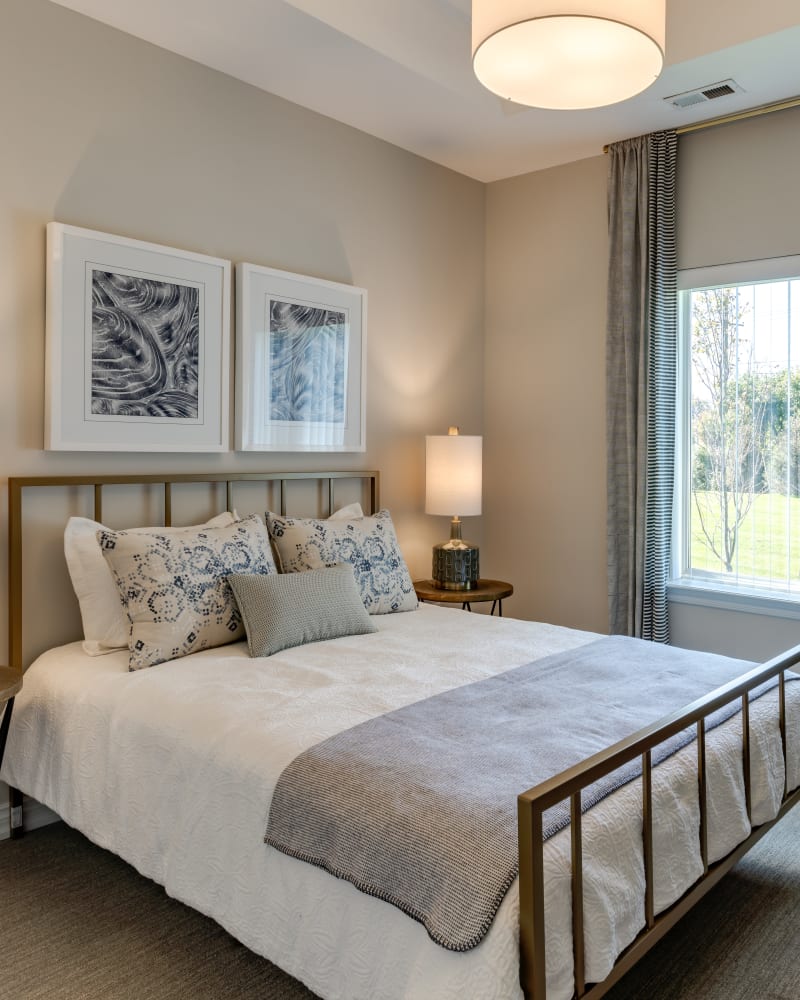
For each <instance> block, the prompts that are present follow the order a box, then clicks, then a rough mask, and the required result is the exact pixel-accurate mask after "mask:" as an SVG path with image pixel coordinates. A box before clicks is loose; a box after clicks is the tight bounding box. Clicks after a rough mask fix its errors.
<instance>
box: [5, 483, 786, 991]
mask: <svg viewBox="0 0 800 1000" xmlns="http://www.w3.org/2000/svg"><path fill="white" fill-rule="evenodd" d="M343 479H350V480H360V481H361V487H362V490H363V489H364V488H366V489H367V490H368V493H369V506H370V509H371V511H372V512H374V511H375V510H377V509H378V504H379V474H378V472H372V471H369V472H362V471H336V472H328V471H326V472H287V473H278V472H276V473H249V472H242V473H212V474H176V475H165V476H162V475H142V476H137V475H118V476H114V475H110V476H39V477H20V478H11V479H9V481H8V499H9V595H8V603H9V630H10V664H11V666H12V667H13V668H14V669H15V670H17V671H19V672H20V674H21V673H22V671H23V669H24V662H23V655H24V654H23V641H22V640H23V636H22V632H23V608H22V583H23V557H22V541H23V533H22V516H23V510H22V506H23V492H24V491H25V490H26V489H28V488H41V487H60V488H62V489H69V488H84V489H86V488H91V489H93V491H94V496H93V516H94V519H95V520H97V521H100V520H102V516H103V497H104V488H105V487H108V486H125V485H130V486H151V487H152V486H161V487H162V488H163V517H162V520H163V523H164V525H170V524H171V523H172V508H173V498H172V487H173V486H175V485H183V484H199V485H202V484H208V485H214V484H224V485H225V498H226V506H227V507H228V509H232V508H233V506H234V504H233V490H234V487H235V484H236V483H242V482H250V483H254V482H255V483H264V484H275V483H277V484H278V486H279V490H280V502H279V508H280V512H281V513H282V514H285V513H286V503H285V501H286V486H287V484H288V483H290V482H293V481H298V480H315V481H317V482H318V483H319V484H320V486H322V485H323V484H326V488H327V503H326V504H325V506H327V512H328V513H330V512H332V511H333V509H334V486H335V483H336V482H337V481H338V480H343ZM320 513H324V512H320ZM798 664H800V646H797V647H795V648H793V649H791V650H789V651H788V652H786V653H784V654H781V655H780V656H777V657H775V658H774V659H772V660H770V661H769V662H767V663H765V664H763V665H762V666H759V667H756V668H755V669H753V670H751V671H749V672H748V673H746V674H744V675H743V676H742V677H740V678H737V679H736V680H734V681H732V682H730V683H729V684H727V685H725V686H723V687H721V688H718V689H717V690H716V691H712V692H711V693H709V694H708V695H707V696H705V697H704V698H701V699H698V700H697V701H695V702H693V703H692V704H690V705H688V706H687V707H686V708H685V709H682V710H680V711H678V712H675V713H673V714H672V715H670V716H667V717H666V718H664V719H662V720H660V721H659V722H657V723H655V724H653V725H651V726H648V727H646V728H645V729H642V730H640V731H639V732H638V733H635V734H634V735H632V736H630V737H628V738H627V739H625V740H622V741H620V742H619V743H617V744H615V745H614V746H612V747H609V748H608V749H606V750H603V751H602V752H600V753H598V754H595V755H594V756H592V757H590V758H588V759H587V760H585V761H583V762H582V763H580V764H578V765H576V766H575V767H573V768H570V769H569V770H567V771H564V772H563V773H562V774H559V775H557V776H555V777H554V778H551V779H550V780H548V781H545V782H543V783H541V784H539V785H537V786H536V787H534V788H530V789H528V790H527V791H524V792H522V793H521V794H520V796H519V798H518V824H519V857H520V865H519V902H520V982H521V984H522V989H523V991H524V993H525V996H526V997H528V998H530V1000H546V997H547V987H546V978H545V925H544V841H543V839H542V829H543V819H542V817H543V814H544V812H545V811H546V810H547V809H549V808H550V807H551V806H553V805H555V804H556V803H558V802H562V801H564V800H567V799H568V800H569V801H570V807H571V808H570V812H571V850H572V872H571V889H572V914H573V918H572V919H573V947H574V981H575V997H578V998H584V997H585V998H591V1000H595V998H597V997H601V996H603V995H604V994H605V993H606V992H608V990H609V989H610V988H611V987H612V986H613V985H614V984H615V983H616V982H617V981H618V980H619V979H620V978H621V977H622V976H623V975H624V974H625V973H626V972H627V971H628V970H629V969H630V968H632V967H633V965H634V964H635V963H636V962H637V961H638V960H639V959H640V958H641V957H642V956H643V955H645V954H646V953H647V952H648V951H649V950H650V948H652V947H653V945H654V944H656V943H657V942H658V941H659V940H660V939H661V938H662V937H663V936H664V935H665V934H666V933H667V931H668V930H670V928H672V927H673V926H674V925H675V923H677V921H678V920H679V919H680V918H681V917H682V916H683V915H684V914H685V913H686V912H687V911H688V910H689V909H691V907H692V906H694V904H695V903H696V902H698V901H699V900H700V899H701V898H702V897H703V896H704V895H705V894H706V893H707V892H708V891H709V890H710V889H711V888H713V886H714V885H716V883H717V882H719V880H720V879H721V878H722V877H723V875H725V874H726V873H727V872H728V871H729V870H730V869H731V868H732V867H733V866H734V865H735V864H736V863H737V861H739V860H740V858H742V857H743V856H744V855H745V854H746V853H747V851H749V849H750V848H751V847H752V846H753V845H754V844H755V843H756V842H757V841H759V840H760V839H761V837H763V836H764V834H765V833H767V832H768V831H769V830H770V829H771V828H772V826H774V824H775V823H776V822H778V820H779V819H780V818H781V817H782V816H783V815H785V814H786V813H787V812H788V811H789V809H791V808H792V807H793V806H794V805H795V804H796V803H797V802H798V801H800V788H798V789H796V790H794V791H793V792H789V790H788V788H787V787H786V782H784V791H783V801H782V804H781V807H780V810H779V813H778V815H777V816H776V818H775V819H774V820H772V821H770V822H768V823H764V824H762V825H761V826H758V827H756V828H754V829H753V830H752V832H751V834H750V836H749V837H748V838H747V839H746V840H745V841H743V842H742V843H741V844H740V845H739V846H738V847H737V848H735V849H734V850H733V851H732V852H731V853H730V854H729V855H728V856H727V857H725V858H723V859H722V860H720V861H717V862H715V863H714V864H709V862H708V844H707V827H708V824H707V816H708V802H707V789H706V767H705V757H706V719H707V718H708V716H710V715H711V714H712V713H713V712H715V711H716V710H718V709H719V708H721V707H722V706H724V705H727V704H729V703H731V702H735V701H737V700H738V701H739V702H740V705H741V709H740V714H741V743H742V762H743V770H744V782H745V800H746V806H747V811H748V815H750V805H751V777H750V713H749V698H750V693H751V692H752V691H753V689H754V688H756V687H758V686H759V685H761V684H763V683H764V682H765V681H767V680H769V679H771V678H773V677H777V678H778V713H779V726H780V733H781V741H782V745H783V760H784V769H785V770H786V767H787V728H786V726H787V720H786V672H787V671H788V670H791V669H792V668H795V667H797V666H798ZM690 726H692V727H695V729H696V734H697V735H696V745H697V758H696V759H697V781H698V793H699V804H700V853H701V858H702V861H703V869H704V874H703V875H702V877H701V878H700V879H699V880H698V881H697V882H696V883H695V884H694V886H692V887H691V888H690V889H689V890H688V891H687V892H686V893H685V894H684V895H683V896H682V897H681V898H680V899H679V900H678V901H677V902H676V903H674V904H673V905H672V906H671V907H670V908H669V909H667V910H665V911H664V912H662V913H660V914H659V915H658V916H656V915H655V913H654V902H653V810H652V752H653V750H654V749H655V748H656V747H657V746H658V745H659V744H660V743H662V742H664V741H665V740H667V739H669V738H670V737H671V736H673V735H675V734H676V733H679V732H681V731H682V730H684V729H686V728H688V727H690ZM797 738H800V735H799V736H798V737H797ZM637 758H638V759H639V760H640V761H641V768H642V778H641V785H642V806H641V808H642V837H643V848H644V870H645V927H644V929H643V930H642V931H641V933H640V934H639V935H638V937H637V938H636V939H635V940H634V941H633V943H632V944H631V945H629V947H628V948H627V949H626V950H625V951H624V952H623V953H622V954H621V955H620V956H619V957H618V959H617V961H616V963H615V965H614V968H613V969H612V971H611V973H610V974H609V975H608V977H607V978H606V979H605V980H603V981H602V982H600V983H594V984H587V983H586V980H585V971H584V970H585V962H584V928H583V875H582V867H583V861H582V858H583V840H582V824H581V793H582V790H583V789H585V788H587V787H588V786H589V785H591V784H592V783H593V782H595V781H597V780H598V779H599V778H601V777H603V776H605V775H607V774H610V773H611V772H613V771H615V770H616V769H617V768H619V767H621V766H622V765H624V764H626V763H628V762H630V761H633V760H635V759H637ZM11 795H12V798H11V806H12V836H13V835H14V834H15V833H16V834H17V835H18V834H19V833H21V826H22V816H21V805H22V796H21V794H20V793H19V792H18V791H17V790H16V789H12V790H11Z"/></svg>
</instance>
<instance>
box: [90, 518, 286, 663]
mask: <svg viewBox="0 0 800 1000" xmlns="http://www.w3.org/2000/svg"><path fill="white" fill-rule="evenodd" d="M97 539H98V541H99V543H100V548H101V549H102V552H103V555H104V556H105V558H106V561H107V562H108V565H109V568H110V569H111V573H112V575H113V576H114V580H115V581H116V584H117V588H118V590H119V594H120V597H121V599H122V603H123V605H124V607H125V611H126V612H127V615H128V619H129V621H130V633H129V639H128V649H129V650H130V659H129V666H130V669H131V670H141V669H142V668H143V667H152V666H154V665H155V664H157V663H163V662H164V661H165V660H174V659H176V658H177V657H179V656H187V655H188V654H189V653H195V652H197V650H200V649H210V648H212V647H214V646H222V645H223V644H225V643H227V642H234V641H235V640H237V639H242V638H244V626H243V625H242V618H241V615H240V614H239V608H238V606H237V604H236V600H235V598H234V596H233V591H232V590H231V588H230V585H229V584H228V580H227V577H228V574H230V573H275V572H277V570H276V568H275V562H274V560H273V558H272V551H271V549H270V545H269V538H268V536H267V532H266V529H265V528H264V525H263V524H262V523H261V521H260V519H259V518H258V517H256V516H255V515H251V516H250V517H245V518H243V519H242V520H240V521H234V522H233V524H229V525H226V526H224V527H216V528H215V527H203V528H200V529H198V530H197V531H183V532H180V533H176V534H172V535H168V534H159V533H157V532H154V533H153V534H149V535H142V534H139V533H135V532H128V531H111V530H108V529H106V530H103V531H98V533H97Z"/></svg>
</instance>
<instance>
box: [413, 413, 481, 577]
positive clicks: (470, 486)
mask: <svg viewBox="0 0 800 1000" xmlns="http://www.w3.org/2000/svg"><path fill="white" fill-rule="evenodd" d="M482 446H483V439H482V438H480V437H470V436H467V435H463V436H462V435H461V434H459V433H458V428H457V427H451V428H450V430H449V431H448V433H447V434H446V435H445V434H441V435H430V434H429V435H427V436H426V438H425V513H426V514H449V515H451V516H452V521H451V522H450V538H449V539H448V541H446V542H440V543H439V544H438V545H434V547H433V573H432V576H433V585H434V587H437V588H439V589H440V590H472V589H474V588H475V587H476V586H477V584H478V577H479V575H480V574H479V566H478V555H479V553H478V546H477V545H473V544H472V543H471V542H465V541H464V539H463V538H462V537H461V517H460V515H462V514H463V515H465V516H469V515H472V514H480V512H481V478H482V473H481V457H482Z"/></svg>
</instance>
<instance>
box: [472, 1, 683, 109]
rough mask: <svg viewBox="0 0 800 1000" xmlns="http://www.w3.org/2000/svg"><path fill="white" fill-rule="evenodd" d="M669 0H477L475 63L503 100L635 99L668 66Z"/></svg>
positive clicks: (595, 104) (587, 103) (579, 102)
mask: <svg viewBox="0 0 800 1000" xmlns="http://www.w3.org/2000/svg"><path fill="white" fill-rule="evenodd" d="M665 36H666V0H563V2H557V0H549V2H548V0H472V63H473V66H474V68H475V75H476V76H477V77H478V79H479V80H480V82H481V83H482V84H483V85H484V86H485V87H487V88H488V89H489V90H491V91H493V92H494V93H495V94H499V95H500V96H501V97H505V98H507V99H508V100H511V101H515V102H516V103H517V104H527V105H529V106H531V107H536V108H553V109H556V110H574V109H578V108H599V107H603V106H605V105H607V104H615V103H616V102H617V101H624V100H625V99H626V98H628V97H633V95H634V94H638V93H639V92H640V91H642V90H644V89H645V88H646V87H649V86H650V84H651V83H653V81H654V80H656V79H657V77H658V75H659V73H660V72H661V69H662V67H663V65H664V40H665Z"/></svg>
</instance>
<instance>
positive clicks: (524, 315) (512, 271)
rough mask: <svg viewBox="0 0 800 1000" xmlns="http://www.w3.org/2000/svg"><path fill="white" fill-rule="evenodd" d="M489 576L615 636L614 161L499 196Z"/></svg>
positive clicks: (557, 617) (538, 179)
mask: <svg viewBox="0 0 800 1000" xmlns="http://www.w3.org/2000/svg"><path fill="white" fill-rule="evenodd" d="M486 217H487V221H486V289H487V292H486V348H485V353H486V389H485V393H486V394H485V405H486V424H485V428H486V429H485V435H486V440H485V443H484V455H485V459H484V479H485V483H486V487H485V489H486V518H485V521H486V524H485V532H486V540H485V544H484V549H483V552H482V555H481V558H482V565H483V569H484V572H486V573H487V575H488V574H491V575H493V576H496V577H500V578H502V579H507V580H510V581H512V582H513V583H514V586H515V588H516V591H515V595H514V597H513V598H511V599H510V600H509V601H508V602H507V613H508V614H512V615H514V616H516V617H523V618H535V619H539V620H543V621H549V622H555V623H557V624H559V625H570V626H575V627H578V628H586V629H594V630H597V631H601V632H605V631H606V630H607V622H608V607H607V606H608V601H607V597H606V593H607V585H606V553H605V519H606V485H605V483H606V472H605V470H606V458H605V302H606V292H605V286H606V260H607V253H608V250H607V232H606V161H605V157H603V156H602V155H600V156H597V157H593V158H592V159H588V160H581V161H579V162H577V163H571V164H568V165H566V166H563V167H555V168H553V169H550V170H543V171H540V172H537V173H534V174H527V175H525V176H523V177H516V178H512V179H511V180H506V181H498V182H496V183H494V184H491V185H489V188H488V195H487V204H486Z"/></svg>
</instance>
